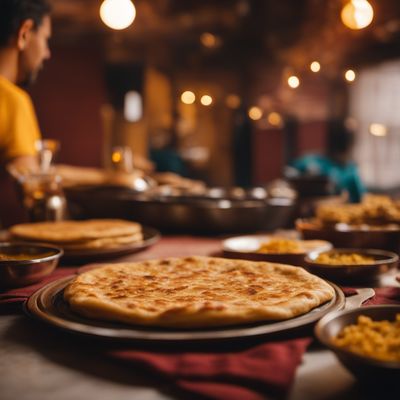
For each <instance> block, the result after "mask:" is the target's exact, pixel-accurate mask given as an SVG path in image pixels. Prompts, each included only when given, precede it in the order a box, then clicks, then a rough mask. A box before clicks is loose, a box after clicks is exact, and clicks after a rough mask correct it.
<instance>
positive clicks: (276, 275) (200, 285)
mask: <svg viewBox="0 0 400 400" xmlns="http://www.w3.org/2000/svg"><path fill="white" fill-rule="evenodd" d="M334 296H335V291H334V289H333V288H332V286H331V285H329V284H328V283H327V282H325V281H324V280H322V279H320V278H319V277H317V276H315V275H312V274H310V273H308V272H307V271H306V270H304V269H303V268H300V267H292V266H289V265H283V264H273V263H268V262H252V261H245V260H228V259H223V258H213V257H200V256H196V257H194V256H193V257H185V258H166V259H158V260H148V261H142V262H136V263H120V264H106V265H104V266H103V267H100V268H96V269H92V270H90V271H87V272H84V273H82V274H80V275H79V276H77V277H76V278H74V279H73V281H72V282H71V283H70V284H69V285H68V286H67V288H66V289H65V292H64V299H65V300H66V301H67V302H68V303H69V305H70V307H71V308H72V310H74V311H75V312H77V313H79V314H81V315H83V316H85V317H88V318H94V319H100V320H111V321H119V322H124V323H128V324H139V325H146V326H162V327H181V328H193V327H211V326H224V325H231V324H242V323H250V322H256V321H266V320H285V319H289V318H293V317H296V316H298V315H302V314H305V313H307V312H309V311H310V310H312V309H313V308H315V307H318V306H319V305H320V304H323V303H325V302H327V301H329V300H331V299H332V298H333V297H334Z"/></svg>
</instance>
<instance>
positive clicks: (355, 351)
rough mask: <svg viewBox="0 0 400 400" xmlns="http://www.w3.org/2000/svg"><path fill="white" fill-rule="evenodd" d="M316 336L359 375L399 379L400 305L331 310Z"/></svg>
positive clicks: (390, 379) (349, 368) (389, 381)
mask: <svg viewBox="0 0 400 400" xmlns="http://www.w3.org/2000/svg"><path fill="white" fill-rule="evenodd" d="M315 335H316V337H317V338H318V340H319V341H320V342H321V343H322V344H324V345H325V346H326V347H328V348H329V349H330V350H332V351H333V352H334V353H335V355H336V356H337V358H338V359H339V361H340V362H341V363H342V364H343V365H344V366H345V367H346V368H347V369H348V370H349V371H350V372H351V373H353V374H354V375H355V376H356V377H357V378H359V379H373V380H374V382H376V381H377V380H379V381H385V382H388V383H394V382H397V381H398V379H399V377H400V305H382V306H369V307H361V308H356V309H352V310H344V311H338V312H333V313H329V314H327V315H326V316H324V317H323V318H322V319H321V320H320V321H319V322H318V323H317V325H316V326H315Z"/></svg>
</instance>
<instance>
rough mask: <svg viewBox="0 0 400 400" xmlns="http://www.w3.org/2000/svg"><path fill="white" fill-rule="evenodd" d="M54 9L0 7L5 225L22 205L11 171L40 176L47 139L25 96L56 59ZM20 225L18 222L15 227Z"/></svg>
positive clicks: (0, 215) (1, 218)
mask: <svg viewBox="0 0 400 400" xmlns="http://www.w3.org/2000/svg"><path fill="white" fill-rule="evenodd" d="M50 36H51V21H50V5H49V3H48V2H47V1H46V0H1V1H0V188H1V199H0V202H1V206H0V224H1V225H2V226H3V227H4V226H7V225H9V223H10V222H11V220H12V214H13V211H15V208H16V205H17V204H18V202H17V198H16V194H15V193H13V191H14V190H13V188H12V186H11V183H12V182H11V179H10V178H9V177H8V176H7V172H6V170H7V169H8V170H13V171H19V172H21V173H25V172H29V171H32V170H36V169H37V168H38V160H37V157H36V148H35V143H36V141H37V140H38V139H39V138H40V137H41V133H40V129H39V125H38V122H37V118H36V114H35V111H34V107H33V104H32V101H31V98H30V96H29V95H28V93H27V92H26V91H25V90H24V88H26V87H27V86H29V84H31V83H33V82H34V81H35V79H36V77H37V75H38V73H39V71H40V70H41V68H42V66H43V63H44V61H45V60H47V59H49V58H50V50H49V47H48V40H49V38H50ZM13 222H14V221H13Z"/></svg>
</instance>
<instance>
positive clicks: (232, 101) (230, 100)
mask: <svg viewBox="0 0 400 400" xmlns="http://www.w3.org/2000/svg"><path fill="white" fill-rule="evenodd" d="M225 103H226V105H227V106H228V107H229V108H233V109H235V108H238V107H239V106H240V103H241V101H240V97H239V96H238V95H237V94H229V95H228V96H226V99H225Z"/></svg>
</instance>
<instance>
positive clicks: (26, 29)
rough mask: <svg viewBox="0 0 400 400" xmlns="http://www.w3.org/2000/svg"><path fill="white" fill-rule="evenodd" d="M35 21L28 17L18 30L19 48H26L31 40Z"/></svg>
mask: <svg viewBox="0 0 400 400" xmlns="http://www.w3.org/2000/svg"><path fill="white" fill-rule="evenodd" d="M33 27H34V22H33V19H26V20H25V21H24V22H23V23H22V25H21V26H20V28H19V30H18V35H17V46H18V50H24V49H25V47H26V44H27V42H28V40H29V37H30V34H31V32H32V30H33Z"/></svg>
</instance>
